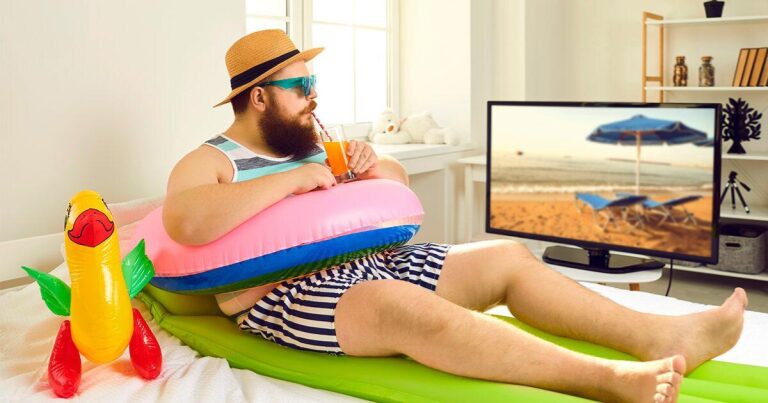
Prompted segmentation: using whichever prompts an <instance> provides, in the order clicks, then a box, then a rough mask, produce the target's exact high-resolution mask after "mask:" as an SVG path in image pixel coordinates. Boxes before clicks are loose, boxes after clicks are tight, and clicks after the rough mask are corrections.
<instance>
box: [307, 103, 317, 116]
mask: <svg viewBox="0 0 768 403" xmlns="http://www.w3.org/2000/svg"><path fill="white" fill-rule="evenodd" d="M316 108H317V102H315V101H310V102H309V105H307V109H305V110H304V113H312V111H314V110H315V109H316Z"/></svg>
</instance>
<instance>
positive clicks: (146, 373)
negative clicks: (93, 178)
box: [23, 190, 162, 397]
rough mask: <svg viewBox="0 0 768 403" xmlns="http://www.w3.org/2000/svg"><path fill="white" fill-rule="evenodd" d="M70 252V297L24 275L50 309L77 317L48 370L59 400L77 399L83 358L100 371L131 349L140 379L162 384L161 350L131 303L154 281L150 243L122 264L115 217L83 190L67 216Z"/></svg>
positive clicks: (57, 286)
mask: <svg viewBox="0 0 768 403" xmlns="http://www.w3.org/2000/svg"><path fill="white" fill-rule="evenodd" d="M64 249H65V251H66V260H67V266H68V267H69V274H70V278H71V281H72V288H71V290H70V288H69V286H67V285H66V284H65V283H64V282H63V281H61V280H60V279H58V278H56V277H54V276H51V275H50V274H47V273H42V272H39V271H36V270H33V269H30V268H28V267H23V269H24V270H25V271H26V272H27V273H28V274H29V275H30V276H31V277H32V278H34V279H35V280H36V281H37V282H38V284H39V285H40V292H41V294H42V296H43V300H44V301H45V303H46V305H47V306H48V308H49V309H50V310H51V311H52V312H53V313H55V314H57V315H61V316H70V317H71V318H70V320H65V321H64V322H63V323H62V325H61V327H60V328H59V333H58V335H57V337H56V342H55V343H54V346H53V352H52V353H51V359H50V362H49V365H48V381H49V383H50V384H51V387H52V388H53V390H54V392H55V393H56V394H57V395H58V396H61V397H70V396H72V395H73V394H74V393H75V392H76V391H77V388H78V386H79V384H80V374H81V367H80V353H82V354H83V355H84V356H85V358H87V359H88V360H90V361H92V362H94V363H106V362H110V361H113V360H115V359H117V358H118V357H120V356H121V355H122V354H123V352H124V351H125V348H126V347H129V346H130V354H131V363H132V364H133V366H134V368H135V369H136V371H137V372H138V373H139V374H140V375H141V376H142V377H144V378H147V379H154V378H155V377H157V375H159V374H160V368H161V365H162V354H161V352H160V346H159V344H158V343H157V339H155V336H154V335H153V334H152V331H151V330H150V329H149V326H147V323H146V322H145V321H144V319H143V318H142V317H141V314H140V313H139V311H137V310H135V309H132V307H131V298H133V297H134V296H135V295H136V294H137V293H138V292H139V291H141V289H142V288H144V286H145V285H146V284H147V283H148V282H149V280H150V279H152V276H154V268H153V267H152V262H151V261H150V260H149V258H147V256H146V254H145V253H144V242H143V241H142V242H140V243H139V245H137V246H136V248H135V249H134V250H133V251H131V252H130V253H129V254H128V255H127V256H126V257H125V259H124V260H123V262H121V261H120V247H119V243H118V237H117V229H116V228H115V222H114V219H113V217H112V213H111V212H110V211H109V208H107V205H106V203H104V200H103V199H102V198H101V196H100V195H99V194H98V193H96V192H94V191H92V190H84V191H82V192H80V193H78V194H77V195H75V197H73V198H72V200H71V201H70V204H69V208H68V209H67V216H66V219H65V222H64Z"/></svg>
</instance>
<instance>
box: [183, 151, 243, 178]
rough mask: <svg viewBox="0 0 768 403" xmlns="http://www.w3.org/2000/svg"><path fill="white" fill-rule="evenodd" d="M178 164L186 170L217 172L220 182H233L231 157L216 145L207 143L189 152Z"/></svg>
mask: <svg viewBox="0 0 768 403" xmlns="http://www.w3.org/2000/svg"><path fill="white" fill-rule="evenodd" d="M176 165H177V167H183V168H184V170H185V171H188V170H193V171H196V172H208V173H211V172H215V173H216V176H217V177H218V178H219V182H220V183H221V182H231V180H232V175H233V173H234V172H233V168H232V163H231V162H230V161H229V158H227V156H226V155H224V153H222V152H221V151H220V150H218V149H216V148H215V147H211V146H208V145H205V144H202V145H200V146H199V147H197V148H196V149H194V150H192V151H190V152H189V153H187V155H185V156H184V157H182V158H181V160H179V162H178V163H177V164H176Z"/></svg>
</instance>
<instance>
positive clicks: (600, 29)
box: [472, 0, 768, 232]
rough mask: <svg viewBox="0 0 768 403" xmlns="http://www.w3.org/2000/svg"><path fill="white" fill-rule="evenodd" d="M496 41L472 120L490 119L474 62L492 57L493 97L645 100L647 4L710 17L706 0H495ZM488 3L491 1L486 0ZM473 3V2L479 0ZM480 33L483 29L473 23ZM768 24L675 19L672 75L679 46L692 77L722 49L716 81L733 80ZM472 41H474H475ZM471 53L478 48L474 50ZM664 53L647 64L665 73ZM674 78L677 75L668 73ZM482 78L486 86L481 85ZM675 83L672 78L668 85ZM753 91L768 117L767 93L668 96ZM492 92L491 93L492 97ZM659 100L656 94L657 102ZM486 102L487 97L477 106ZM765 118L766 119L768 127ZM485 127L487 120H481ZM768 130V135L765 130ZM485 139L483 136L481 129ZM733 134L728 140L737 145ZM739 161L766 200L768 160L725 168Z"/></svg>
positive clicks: (734, 12) (751, 4)
mask: <svg viewBox="0 0 768 403" xmlns="http://www.w3.org/2000/svg"><path fill="white" fill-rule="evenodd" d="M490 1H491V3H492V4H491V6H490V8H491V10H490V12H488V11H484V12H485V13H486V14H490V15H491V19H490V22H489V23H490V25H492V28H491V29H492V32H493V35H492V38H491V45H490V46H491V48H492V49H493V51H492V52H491V53H490V54H489V55H485V56H484V57H485V60H484V61H481V60H475V61H474V64H473V71H472V76H473V88H472V92H473V101H472V102H473V105H472V120H473V122H475V121H477V122H481V121H482V122H484V118H483V117H482V116H479V115H478V114H480V113H482V114H484V113H485V109H484V104H485V101H484V100H483V97H484V96H485V95H487V92H488V91H487V90H483V89H481V90H480V94H481V95H476V93H475V89H476V86H477V87H478V88H485V87H486V86H487V85H488V84H489V83H488V82H484V81H483V80H482V79H481V78H479V76H478V75H476V74H475V70H474V68H475V67H474V66H483V65H486V64H490V65H491V66H493V70H492V77H491V78H490V79H489V81H490V86H491V90H490V96H488V97H486V98H487V99H495V100H508V101H514V100H531V101H615V102H624V101H626V102H640V101H641V100H642V98H641V96H642V92H641V75H642V70H641V69H642V67H641V62H642V54H641V51H642V13H643V11H649V12H653V13H656V14H660V15H662V16H664V18H665V19H684V18H704V16H705V15H704V7H703V5H702V1H699V0H695V1H694V0H686V1H665V0H644V1H615V0H580V1H571V0H490ZM480 2H483V0H480ZM473 3H474V2H473ZM741 15H768V1H764V0H745V1H738V2H737V1H726V4H725V8H724V12H723V16H724V17H728V16H741ZM477 23H478V22H477V21H475V20H473V26H472V32H473V34H474V35H478V33H482V31H483V29H484V28H478V27H476V26H475V24H477ZM657 32H658V31H657V30H656V29H655V28H650V29H649V43H650V46H651V52H650V53H651V57H653V53H655V52H657V48H656V43H657V41H658V37H657V36H655V35H656V33H657ZM767 32H768V24H766V23H764V22H763V23H755V24H722V25H708V26H675V27H672V28H667V32H666V37H667V40H666V42H665V48H666V50H665V54H666V57H665V75H666V77H667V78H668V79H669V78H671V73H672V66H673V65H674V57H675V55H685V56H687V57H686V63H687V65H688V70H689V74H688V83H689V86H691V85H693V86H696V85H698V67H699V65H700V64H701V56H704V55H711V56H714V59H713V61H712V64H713V65H714V66H715V81H716V85H730V82H731V79H732V77H733V72H734V70H735V67H736V59H737V56H738V51H739V49H740V48H742V47H761V46H766V44H768V34H767ZM473 44H474V42H473ZM474 55H475V54H474V53H473V57H474ZM657 65H658V63H657V61H656V59H653V58H652V59H651V60H650V61H649V63H648V66H649V71H648V74H657V73H658V71H657V69H656V66H657ZM669 81H671V80H669ZM478 83H479V85H478ZM668 85H669V84H668ZM738 96H741V97H742V98H744V99H746V100H747V101H748V102H749V103H750V104H751V105H752V106H754V107H756V108H757V109H758V110H760V111H764V116H768V113H765V112H768V94H766V93H765V92H763V93H741V94H739V93H729V92H724V93H709V94H699V93H677V94H675V93H668V95H667V98H666V99H665V101H666V102H720V103H724V102H727V100H728V97H738ZM487 99H486V100H487ZM657 100H658V98H657V93H653V92H651V93H649V98H648V101H649V102H656V101H657ZM477 103H482V104H483V105H477ZM765 119H766V118H765V117H764V118H763V127H764V131H765V127H766V122H767V121H766V120H765ZM483 126H484V124H483ZM763 137H768V136H765V135H764V136H763ZM474 138H475V139H481V140H482V143H481V145H482V148H483V149H485V145H486V143H485V136H482V138H480V137H474ZM729 146H730V143H725V144H724V147H726V148H727V147H729ZM744 147H745V148H746V149H747V151H748V152H754V151H761V152H768V140H766V139H765V138H763V139H761V140H758V141H751V142H748V143H745V144H744ZM730 169H734V170H736V171H738V172H739V173H740V178H741V179H743V180H745V181H746V182H747V183H748V184H753V185H757V186H754V188H753V191H752V192H750V193H748V194H746V195H745V197H746V198H747V202H748V203H751V204H761V205H768V188H765V187H764V186H760V185H759V184H760V183H763V182H764V180H763V178H764V176H765V172H768V165H766V164H765V163H764V162H759V163H757V162H739V161H724V162H723V171H724V172H725V173H726V175H727V173H728V172H729V171H730ZM475 194H476V195H477V197H476V198H475V201H474V206H475V207H476V208H475V212H474V214H475V215H474V216H475V217H478V219H476V220H475V222H474V230H475V232H482V228H483V227H482V221H483V219H484V218H483V214H484V210H483V208H482V206H484V203H485V201H484V188H483V187H482V186H481V185H477V186H476V187H475Z"/></svg>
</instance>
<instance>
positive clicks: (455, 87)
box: [400, 0, 471, 139]
mask: <svg viewBox="0 0 768 403" xmlns="http://www.w3.org/2000/svg"><path fill="white" fill-rule="evenodd" d="M469 16H470V1H469V0H418V1H413V0H402V1H401V2H400V113H401V115H402V116H403V117H406V116H408V115H411V114H414V113H419V112H423V111H431V112H432V116H433V117H434V118H435V121H437V123H438V124H439V125H441V126H444V127H450V128H452V129H454V130H456V131H457V132H458V133H459V134H460V135H462V136H463V138H465V139H466V138H468V137H469V131H470V107H469V105H470V103H469V99H470V96H471V81H470V68H471V67H470V55H471V52H470V19H469Z"/></svg>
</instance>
